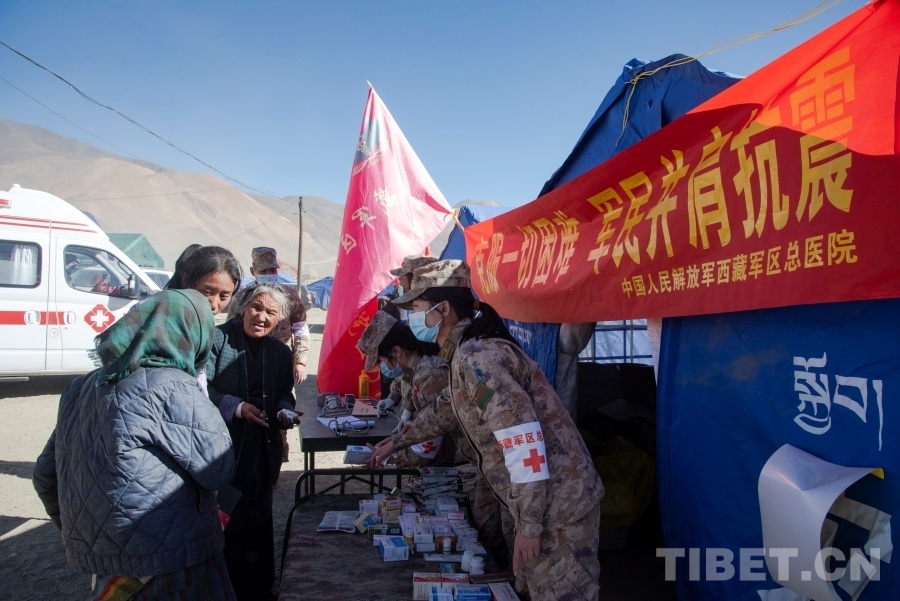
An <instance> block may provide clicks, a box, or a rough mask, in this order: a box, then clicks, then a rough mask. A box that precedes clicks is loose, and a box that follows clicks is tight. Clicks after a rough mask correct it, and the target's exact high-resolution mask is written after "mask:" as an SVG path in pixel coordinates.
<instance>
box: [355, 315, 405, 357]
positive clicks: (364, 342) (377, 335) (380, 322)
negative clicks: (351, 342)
mask: <svg viewBox="0 0 900 601" xmlns="http://www.w3.org/2000/svg"><path fill="white" fill-rule="evenodd" d="M395 323H397V320H396V319H394V318H393V317H391V316H390V315H388V314H387V313H385V312H384V311H378V312H376V313H375V316H374V317H373V318H372V321H370V322H369V325H367V326H366V329H365V330H363V333H362V336H360V337H359V342H357V343H356V347H357V348H358V349H359V350H361V351H362V352H363V353H365V354H366V366H365V370H366V371H371V370H372V368H373V367H375V364H376V363H377V362H378V345H379V344H381V341H382V340H384V337H385V336H387V334H388V332H390V331H391V328H393V327H394V324H395Z"/></svg>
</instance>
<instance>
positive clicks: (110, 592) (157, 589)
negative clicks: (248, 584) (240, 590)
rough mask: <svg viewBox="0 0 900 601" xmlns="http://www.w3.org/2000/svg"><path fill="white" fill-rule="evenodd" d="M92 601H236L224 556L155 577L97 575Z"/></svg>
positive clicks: (93, 584) (95, 576)
mask: <svg viewBox="0 0 900 601" xmlns="http://www.w3.org/2000/svg"><path fill="white" fill-rule="evenodd" d="M90 599H91V601H163V600H166V601H168V600H172V601H208V600H210V599H216V600H217V601H218V600H220V599H222V600H225V601H234V600H235V596H234V591H233V590H232V588H231V581H230V580H229V579H228V569H227V568H226V567H225V559H224V558H223V557H222V555H221V554H219V555H216V556H215V557H213V558H212V559H209V560H207V561H204V562H202V563H198V564H195V565H192V566H189V567H187V568H184V569H183V570H176V571H174V572H169V573H168V574H159V575H157V576H153V577H151V578H134V577H131V576H105V575H101V574H95V575H94V578H93V580H92V584H91V597H90Z"/></svg>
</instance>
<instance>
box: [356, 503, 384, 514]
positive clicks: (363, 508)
mask: <svg viewBox="0 0 900 601" xmlns="http://www.w3.org/2000/svg"><path fill="white" fill-rule="evenodd" d="M379 509H381V505H380V504H379V502H378V501H376V500H375V499H360V500H359V512H360V513H371V514H372V515H375V514H377V513H378V510H379Z"/></svg>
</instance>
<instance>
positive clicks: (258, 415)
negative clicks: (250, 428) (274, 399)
mask: <svg viewBox="0 0 900 601" xmlns="http://www.w3.org/2000/svg"><path fill="white" fill-rule="evenodd" d="M241 419H243V420H244V421H246V422H248V423H251V424H256V425H257V426H262V427H263V428H268V427H269V422H267V421H266V412H265V411H260V410H259V409H257V408H256V407H254V406H253V405H252V404H251V403H244V404H242V405H241Z"/></svg>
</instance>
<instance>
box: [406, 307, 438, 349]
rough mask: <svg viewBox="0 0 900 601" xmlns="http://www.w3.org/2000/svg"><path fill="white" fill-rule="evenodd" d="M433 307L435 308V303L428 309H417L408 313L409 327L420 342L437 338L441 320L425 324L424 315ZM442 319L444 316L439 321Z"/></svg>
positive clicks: (432, 309)
mask: <svg viewBox="0 0 900 601" xmlns="http://www.w3.org/2000/svg"><path fill="white" fill-rule="evenodd" d="M435 309H437V305H435V306H433V307H432V308H430V309H428V311H417V312H416V313H410V314H409V329H410V330H412V333H413V336H415V337H416V338H418V339H419V340H421V341H422V342H434V341H435V340H437V336H438V326H439V325H441V322H440V321H439V322H437V323H436V324H435V325H433V326H426V325H425V316H426V315H428V314H429V313H430V312H432V311H434V310H435ZM443 320H444V318H443V317H441V321H443Z"/></svg>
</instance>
